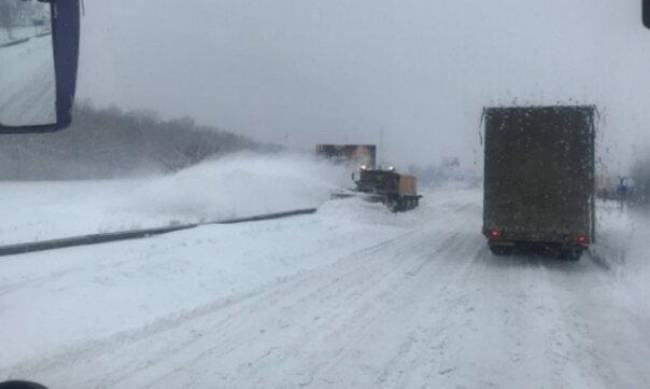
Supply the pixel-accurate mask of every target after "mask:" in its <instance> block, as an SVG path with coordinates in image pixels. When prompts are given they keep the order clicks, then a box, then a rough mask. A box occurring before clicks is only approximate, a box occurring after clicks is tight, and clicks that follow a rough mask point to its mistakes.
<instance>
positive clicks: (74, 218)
mask: <svg viewBox="0 0 650 389" xmlns="http://www.w3.org/2000/svg"><path fill="white" fill-rule="evenodd" d="M349 181H350V178H349V176H347V175H346V174H345V172H342V171H340V170H339V169H336V168H334V167H331V166H329V165H326V164H325V163H323V162H318V161H316V160H313V159H310V158H308V157H306V156H300V155H274V156H259V155H254V154H247V153H244V154H235V155H231V156H226V157H223V158H221V159H219V160H216V161H212V162H206V163H204V164H202V165H199V166H196V167H193V168H190V169H187V170H184V171H181V172H179V173H177V174H175V175H171V176H162V177H152V178H149V179H139V180H121V181H120V180H113V181H110V180H107V181H76V182H75V181H71V182H0V191H2V198H3V207H2V208H1V209H0V218H1V219H2V220H3V223H2V224H0V244H12V243H22V242H29V241H37V240H47V239H55V238H62V237H67V236H72V235H82V234H93V233H100V232H114V231H120V230H124V229H140V228H150V227H161V226H167V225H170V224H175V223H194V222H198V221H212V220H219V219H224V218H232V217H245V216H250V215H256V214H262V213H270V212H280V211H286V210H291V209H297V208H309V207H317V206H319V205H320V204H322V203H323V202H325V201H326V200H327V199H329V194H330V192H331V191H332V190H333V189H335V188H338V187H339V186H341V185H347V183H348V182H349Z"/></svg>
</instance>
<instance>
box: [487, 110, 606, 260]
mask: <svg viewBox="0 0 650 389" xmlns="http://www.w3.org/2000/svg"><path fill="white" fill-rule="evenodd" d="M483 115H484V118H483V120H484V123H485V165H484V169H485V171H484V180H485V181H484V198H483V231H482V232H483V234H484V235H485V236H486V238H487V239H488V245H489V248H490V250H491V251H492V252H493V253H494V254H496V255H507V254H510V253H513V252H520V251H527V252H530V251H534V252H539V251H543V252H544V253H546V254H552V255H557V256H559V257H561V258H565V259H570V260H578V259H579V258H580V256H581V255H582V252H583V251H584V250H585V249H587V248H588V246H589V244H590V243H592V242H593V241H594V236H595V199H594V192H595V190H594V188H595V185H594V181H595V179H594V177H595V174H594V165H595V162H594V155H595V151H594V140H595V128H594V127H595V115H596V108H595V107H594V106H543V107H539V106H535V107H495V108H486V109H484V112H483Z"/></svg>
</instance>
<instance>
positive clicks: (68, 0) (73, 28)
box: [0, 0, 80, 134]
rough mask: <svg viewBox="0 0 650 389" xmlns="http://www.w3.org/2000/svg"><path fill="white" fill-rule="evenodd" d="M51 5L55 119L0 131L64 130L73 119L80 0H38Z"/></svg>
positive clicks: (4, 128) (38, 131)
mask: <svg viewBox="0 0 650 389" xmlns="http://www.w3.org/2000/svg"><path fill="white" fill-rule="evenodd" d="M39 1H42V2H48V3H50V6H51V7H52V18H51V23H52V26H51V28H52V50H53V57H54V75H55V85H56V123H54V124H48V125H37V126H16V127H13V126H3V125H1V124H0V134H29V133H45V132H54V131H58V130H62V129H64V128H66V127H68V126H69V125H70V123H71V122H72V106H73V103H74V95H75V91H76V84H77V69H78V63H79V35H80V14H79V0H39Z"/></svg>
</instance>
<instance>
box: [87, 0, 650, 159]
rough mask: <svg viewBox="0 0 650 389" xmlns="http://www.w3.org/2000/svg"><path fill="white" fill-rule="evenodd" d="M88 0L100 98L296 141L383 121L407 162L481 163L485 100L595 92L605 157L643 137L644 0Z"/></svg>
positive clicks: (624, 153) (566, 98)
mask: <svg viewBox="0 0 650 389" xmlns="http://www.w3.org/2000/svg"><path fill="white" fill-rule="evenodd" d="M85 3H86V7H85V10H86V15H85V17H84V19H83V28H82V34H83V36H82V53H81V68H80V76H79V94H78V97H79V98H80V99H85V98H89V99H91V100H92V101H93V102H95V103H96V104H98V105H102V106H103V105H108V104H115V105H117V106H119V107H122V108H126V109H154V110H157V111H160V112H161V114H162V116H163V117H165V118H170V117H176V116H182V115H188V116H191V117H193V118H195V120H196V121H197V122H199V123H202V124H210V125H218V126H221V127H223V128H226V129H231V130H234V131H237V132H239V133H242V134H245V135H248V136H251V137H254V138H257V139H260V140H264V141H272V142H277V143H285V142H286V143H288V144H289V145H290V146H293V147H298V148H302V149H312V147H313V144H315V143H319V142H325V143H357V142H363V143H379V142H380V133H381V130H382V129H383V132H384V146H385V148H384V153H383V158H384V159H385V160H386V161H387V162H390V163H394V164H397V165H401V166H406V165H407V164H409V163H418V164H430V163H438V162H439V161H440V160H441V158H442V157H443V156H459V157H461V160H462V161H463V163H464V164H465V165H466V166H468V165H472V164H473V163H477V164H478V165H477V166H480V165H481V158H482V149H481V146H480V144H479V135H478V132H479V120H480V114H481V109H482V107H483V106H484V105H494V104H506V103H512V102H517V103H518V104H540V103H541V104H554V103H557V102H565V103H566V102H578V103H587V104H597V105H598V106H599V108H600V109H601V112H602V114H603V120H602V122H601V132H600V145H601V146H600V150H599V151H600V155H601V157H602V158H603V160H604V161H605V163H607V164H608V165H609V166H610V169H611V170H619V169H621V168H624V167H625V166H626V165H627V164H629V162H630V161H631V157H632V155H633V153H634V148H635V147H636V149H638V152H642V151H645V150H646V149H645V146H647V145H648V144H649V140H650V129H648V128H647V127H648V126H647V125H646V123H649V122H650V109H648V108H647V107H648V105H649V103H650V75H649V74H648V70H649V69H650V30H645V29H644V28H643V27H642V25H641V21H640V0H544V1H539V0H472V1H470V0H347V1H344V0H272V1H271V0H192V1H178V0H111V1H105V0H86V2H85ZM285 137H286V138H285ZM287 139H288V140H287ZM608 150H609V151H608Z"/></svg>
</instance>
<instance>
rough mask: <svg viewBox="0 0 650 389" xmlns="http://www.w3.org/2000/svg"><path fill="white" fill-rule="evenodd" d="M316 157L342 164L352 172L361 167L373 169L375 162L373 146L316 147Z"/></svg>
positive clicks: (323, 145)
mask: <svg viewBox="0 0 650 389" xmlns="http://www.w3.org/2000/svg"><path fill="white" fill-rule="evenodd" d="M316 155H319V156H321V157H324V158H327V159H329V160H332V161H334V162H335V163H338V164H343V165H345V166H346V167H348V168H349V169H350V170H352V171H357V170H358V169H360V168H361V167H365V168H366V169H374V168H375V165H376V161H377V146H375V145H334V144H321V145H316Z"/></svg>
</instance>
